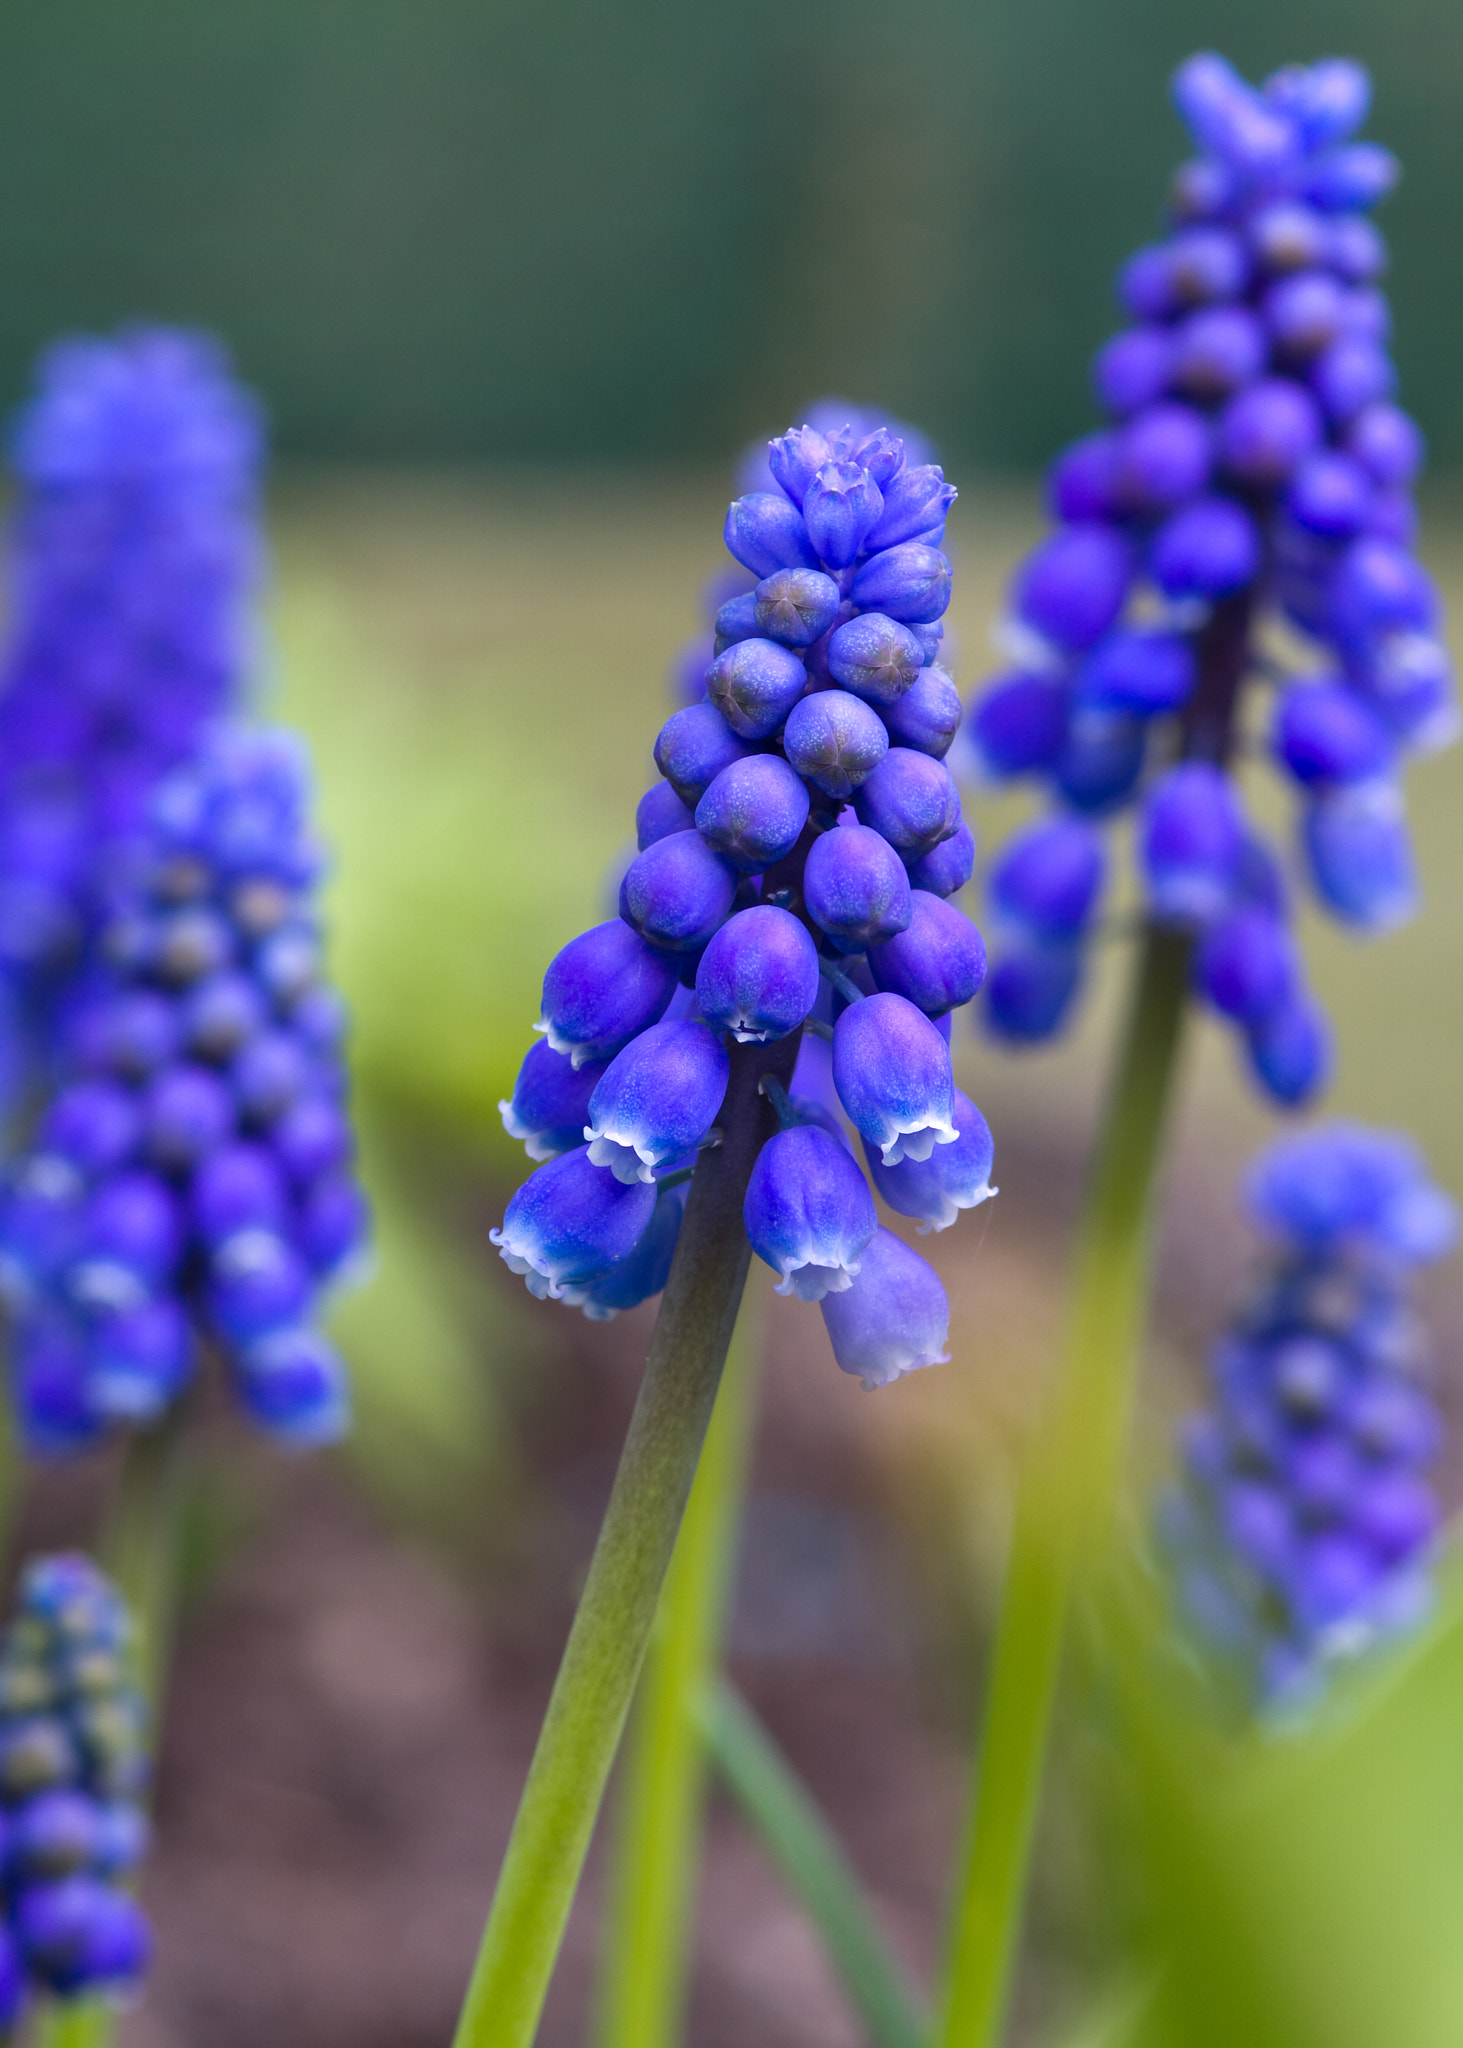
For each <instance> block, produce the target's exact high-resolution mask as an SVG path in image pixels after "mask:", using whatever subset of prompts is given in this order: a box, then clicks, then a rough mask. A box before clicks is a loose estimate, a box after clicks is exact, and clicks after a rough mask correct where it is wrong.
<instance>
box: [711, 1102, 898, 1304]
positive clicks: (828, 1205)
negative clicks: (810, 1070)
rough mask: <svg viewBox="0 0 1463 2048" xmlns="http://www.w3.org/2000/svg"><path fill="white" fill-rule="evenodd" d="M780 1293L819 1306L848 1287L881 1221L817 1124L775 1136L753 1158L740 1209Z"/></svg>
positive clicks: (843, 1155) (846, 1156)
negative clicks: (754, 1161) (750, 1173)
mask: <svg viewBox="0 0 1463 2048" xmlns="http://www.w3.org/2000/svg"><path fill="white" fill-rule="evenodd" d="M743 1214H744V1217H745V1220H746V1226H747V1236H748V1237H749V1239H750V1240H751V1244H752V1249H753V1251H754V1252H756V1254H757V1256H758V1258H759V1259H763V1260H765V1261H766V1263H767V1264H768V1265H769V1266H771V1268H772V1270H773V1271H774V1272H775V1273H776V1274H778V1275H779V1280H778V1287H777V1292H778V1293H779V1294H791V1295H795V1296H796V1297H797V1299H798V1300H799V1301H821V1300H822V1299H823V1297H824V1296H825V1295H827V1294H836V1293H839V1292H840V1291H842V1290H843V1289H845V1288H847V1287H848V1286H850V1285H851V1284H852V1282H853V1279H854V1277H855V1276H856V1275H857V1273H858V1271H859V1259H860V1256H861V1254H862V1252H863V1249H864V1246H865V1245H866V1244H867V1243H868V1241H869V1239H870V1238H871V1237H872V1236H873V1234H874V1229H875V1226H876V1224H877V1222H878V1217H877V1215H876V1214H875V1211H874V1198H873V1196H872V1195H871V1194H870V1193H869V1189H868V1184H867V1182H866V1181H865V1180H864V1177H863V1175H862V1174H861V1173H860V1172H859V1170H858V1167H857V1166H856V1165H855V1163H854V1160H853V1158H852V1156H851V1155H850V1153H849V1151H848V1149H847V1147H846V1146H845V1145H844V1144H843V1143H842V1142H841V1140H840V1139H838V1138H836V1137H832V1136H830V1135H829V1133H828V1132H827V1131H826V1130H822V1129H820V1128H819V1127H818V1125H816V1124H803V1125H799V1126H796V1127H795V1128H793V1129H792V1130H785V1131H779V1132H778V1133H777V1135H776V1137H774V1138H769V1139H768V1141H767V1143H766V1144H765V1145H764V1146H763V1147H762V1150H761V1152H760V1153H759V1154H758V1155H757V1163H756V1165H755V1166H754V1167H753V1169H752V1178H751V1181H750V1182H749V1184H748V1187H747V1197H746V1202H745V1205H744V1209H743Z"/></svg>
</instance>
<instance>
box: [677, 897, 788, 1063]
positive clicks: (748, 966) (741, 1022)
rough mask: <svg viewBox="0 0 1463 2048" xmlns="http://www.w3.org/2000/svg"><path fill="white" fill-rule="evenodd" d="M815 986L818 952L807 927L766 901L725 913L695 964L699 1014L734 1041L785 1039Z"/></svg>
mask: <svg viewBox="0 0 1463 2048" xmlns="http://www.w3.org/2000/svg"><path fill="white" fill-rule="evenodd" d="M818 989H819V974H818V953H817V949H816V947H815V946H814V944H813V941H812V939H811V938H810V937H809V935H808V932H807V929H806V927H805V926H804V925H803V924H801V923H800V922H799V921H798V919H797V918H795V917H794V916H792V914H791V913H790V912H789V911H786V910H780V909H778V908H777V906H776V905H775V904H770V903H769V904H760V903H759V904H754V905H753V906H752V907H751V908H750V909H748V910H739V911H738V912H737V914H736V916H735V917H730V918H728V919H727V921H726V923H725V924H724V925H723V926H722V928H721V930H720V931H719V932H718V933H717V934H716V936H715V937H714V938H713V939H712V940H711V942H710V944H709V945H708V946H707V948H706V951H705V952H704V953H703V954H702V955H701V960H700V964H699V965H698V966H697V969H696V1000H697V1002H698V1003H699V1004H700V1006H701V1014H702V1016H703V1017H704V1018H705V1019H706V1021H707V1023H708V1024H710V1025H711V1026H712V1027H713V1028H714V1029H716V1030H718V1031H730V1032H731V1034H732V1036H733V1037H734V1038H735V1039H736V1040H737V1042H738V1044H749V1043H750V1044H756V1045H762V1044H766V1043H767V1042H768V1041H770V1040H772V1039H776V1038H785V1037H786V1036H787V1035H788V1033H789V1032H790V1031H795V1030H796V1029H797V1028H798V1026H799V1025H800V1024H801V1023H802V1022H803V1021H804V1019H805V1018H807V1017H808V1016H809V1015H811V1013H812V1009H813V1005H814V1004H815V1003H816V1002H817V1000H818Z"/></svg>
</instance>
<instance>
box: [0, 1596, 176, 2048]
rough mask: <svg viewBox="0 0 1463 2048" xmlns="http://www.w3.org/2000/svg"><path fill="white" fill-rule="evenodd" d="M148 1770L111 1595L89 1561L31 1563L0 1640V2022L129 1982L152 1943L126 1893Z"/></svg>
mask: <svg viewBox="0 0 1463 2048" xmlns="http://www.w3.org/2000/svg"><path fill="white" fill-rule="evenodd" d="M147 1777H148V1758H147V1712H146V1708H145V1706H144V1704H143V1700H142V1696H141V1693H140V1692H139V1690H138V1688H137V1685H136V1683H135V1681H134V1679H133V1677H132V1672H131V1629H130V1624H129V1621H128V1618H127V1612H126V1609H125V1607H124V1606H123V1603H122V1600H121V1598H120V1596H119V1595H118V1593H117V1591H116V1589H115V1588H114V1587H113V1586H112V1585H111V1584H110V1582H109V1581H108V1580H107V1579H105V1578H104V1577H103V1576H102V1574H101V1573H100V1572H99V1571H98V1570H97V1568H96V1566H95V1565H93V1564H92V1563H91V1562H90V1561H89V1560H88V1559H87V1558H84V1557H77V1556H53V1557H41V1558H36V1559H34V1560H33V1561H32V1562H31V1563H30V1564H29V1565H28V1566H27V1567H26V1569H25V1571H24V1573H23V1574H22V1576H21V1580H20V1586H19V1591H18V1594H17V1600H16V1610H15V1614H14V1617H13V1619H12V1620H11V1622H10V1625H9V1627H8V1628H7V1630H6V1632H5V1636H4V1639H3V1641H0V1847H3V1869H4V1895H5V1912H4V1917H3V1919H0V2026H3V2027H7V2028H8V2027H10V2026H13V2025H14V2024H15V2022H16V2020H17V2019H18V2017H19V2016H20V2014H21V2012H22V2010H23V2008H24V2006H25V2004H26V2002H27V2000H28V1998H29V1997H31V1996H32V1995H34V1994H36V1993H45V1994H47V1995H49V1996H50V1997H52V1998H55V1999H60V2000H62V2001H70V2000H72V1999H76V1998H80V1997H82V1996H92V1997H96V1996H98V1995H100V1996H105V1997H110V1998H114V1999H125V1998H126V1997H128V1996H129V1995H130V1994H132V1993H134V1992H135V1991H136V1989H137V1986H138V1984H139V1983H140V1981H141V1979H142V1976H143V1973H144V1971H145V1970H146V1968H147V1965H148V1960H149V1956H150V1952H151V1947H152V1937H151V1933H150V1930H149V1928H148V1924H147V1920H146V1918H145V1916H144V1914H143V1912H142V1909H141V1907H140V1906H139V1905H138V1904H137V1902H136V1900H135V1899H134V1898H133V1897H132V1895H131V1892H130V1890H129V1889H128V1886H129V1885H130V1883H131V1881H132V1878H133V1876H134V1873H135V1872H136V1869H137V1866H138V1864H139V1863H140V1862H141V1859H142V1855H143V1852H144V1850H145V1848H146V1846H147V1834H148V1828H147V1816H146V1813H145V1811H144V1808H143V1804H142V1796H143V1792H144V1790H145V1787H146V1784H147Z"/></svg>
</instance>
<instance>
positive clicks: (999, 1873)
mask: <svg viewBox="0 0 1463 2048" xmlns="http://www.w3.org/2000/svg"><path fill="white" fill-rule="evenodd" d="M1252 604H1253V596H1252V593H1250V592H1242V593H1240V594H1239V595H1238V596H1236V597H1233V598H1230V599H1227V600H1226V601H1225V602H1223V603H1222V604H1219V605H1217V606H1216V607H1215V609H1214V611H1213V613H1212V614H1211V616H1210V619H1209V622H1208V624H1207V625H1206V626H1205V628H1204V630H1203V632H1202V633H1201V634H1200V636H1199V642H1198V656H1199V673H1198V679H1197V684H1196V687H1195V690H1194V695H1193V698H1192V700H1191V702H1190V703H1189V705H1188V707H1187V709H1186V711H1185V714H1184V725H1183V731H1182V736H1181V753H1182V755H1183V757H1184V758H1185V759H1188V760H1202V761H1209V762H1213V763H1214V764H1215V765H1217V766H1223V764H1224V763H1225V761H1226V760H1227V758H1228V756H1229V752H1230V748H1231V745H1232V740H1233V733H1234V710H1235V701H1236V697H1237V695H1238V691H1239V688H1240V684H1241V682H1242V681H1243V678H1244V675H1245V672H1246V668H1247V665H1248V662H1249V623H1250V615H1251V608H1252ZM1191 950H1192V941H1191V940H1190V939H1189V938H1188V937H1187V936H1185V935H1184V934H1183V933H1180V932H1177V931H1172V930H1164V929H1161V928H1158V927H1149V929H1148V932H1147V935H1146V937H1145V939H1144V941H1143V951H1142V955H1141V959H1140V962H1139V966H1138V972H1137V980H1136V984H1135V987H1134V990H1133V996H1132V1001H1131V1005H1130V1008H1129V1013H1128V1021H1127V1027H1126V1033H1125V1036H1124V1040H1123V1045H1122V1049H1121V1052H1120V1054H1119V1058H1118V1065H1117V1072H1116V1075H1115V1077H1114V1081H1113V1086H1112V1091H1111V1094H1110V1096H1109V1098H1108V1105H1107V1112H1106V1116H1105V1118H1104V1122H1103V1126H1102V1131H1101V1134H1100V1136H1099V1139H1098V1149H1097V1154H1096V1157H1095V1159H1094V1162H1093V1169H1092V1177H1091V1181H1090V1184H1089V1187H1088V1193H1087V1202H1086V1206H1085V1210H1084V1214H1083V1221H1082V1226H1081V1230H1080V1232H1079V1236H1078V1242H1077V1250H1076V1259H1075V1266H1074V1273H1073V1284H1072V1296H1071V1302H1070V1307H1069V1324H1068V1332H1067V1341H1066V1350H1065V1356H1064V1359H1063V1361H1062V1366H1061V1370H1060V1372H1059V1374H1058V1378H1057V1382H1056V1387H1055V1390H1054V1392H1053V1395H1052V1400H1051V1404H1050V1408H1049V1411H1048V1413H1047V1415H1046V1417H1045V1418H1044V1420H1043V1422H1042V1424H1041V1426H1040V1427H1039V1428H1038V1429H1037V1431H1036V1434H1035V1438H1034V1440H1033V1443H1032V1446H1031V1449H1030V1451H1029V1453H1028V1456H1027V1460H1026V1465H1025V1468H1024V1470H1023V1473H1022V1477H1021V1483H1020V1487H1019V1490H1018V1493H1017V1500H1016V1517H1015V1527H1014V1529H1013V1531H1012V1541H1011V1559H1010V1564H1009V1566H1008V1568H1007V1577H1006V1589H1005V1596H1004V1599H1003V1601H1002V1606H1001V1617H1000V1621H999V1623H998V1625H997V1630H996V1641H995V1650H994V1656H993V1660H992V1668H991V1678H990V1686H989V1692H988V1696H987V1700H986V1708H985V1722H984V1727H983V1729H982V1740H981V1748H980V1754H979V1765H978V1769H977V1771H976V1774H975V1780H974V1784H973V1786H972V1800H971V1810H970V1816H969V1821H968V1825H967V1830H966V1846H965V1854H964V1864H963V1876H962V1881H961V1884H960V1887H959V1890H958V1893H957V1898H956V1905H955V1911H954V1915H953V1918H952V1924H951V1929H950V1960H949V1969H948V1975H947V1979H946V1986H945V1997H944V2005H943V2015H942V2018H941V2022H940V2025H939V2028H938V2031H937V2033H936V2036H935V2040H936V2044H937V2048H995V2043H996V2042H997V2041H998V2040H999V2039H1000V2035H1001V2030H1002V2025H1003V2022H1004V2019H1005V2011H1006V1999H1007V1991H1008V1987H1009V1982H1010V1976H1011V1969H1012V1963H1013V1960H1014V1956H1015V1952H1016V1944H1017V1939H1018V1935H1019V1931H1020V1923H1021V1910H1022V1904H1023V1900H1024V1896H1025V1890H1026V1872H1027V1865H1028V1863H1029V1861H1030V1854H1031V1842H1032V1836H1033V1833H1034V1831H1035V1827H1036V1816H1037V1810H1038V1806H1039V1803H1040V1798H1041V1784H1042V1763H1043V1759H1044V1756H1045V1752H1046V1744H1047V1737H1048V1733H1049V1731H1050V1727H1051V1720H1052V1712H1053V1707H1054V1703H1055V1698H1056V1689H1057V1679H1058V1673H1059V1670H1060V1665H1061V1650H1062V1637H1063V1633H1064V1630H1065V1626H1066V1619H1067V1609H1068V1605H1069V1602H1070V1598H1071V1592H1072V1586H1073V1582H1074V1580H1075V1578H1076V1574H1077V1570H1078V1565H1079V1561H1080V1560H1082V1559H1083V1558H1084V1556H1090V1555H1094V1554H1096V1552H1097V1551H1098V1550H1099V1549H1100V1548H1101V1546H1102V1544H1103V1542H1104V1539H1105V1537H1106V1533H1107V1527H1106V1524H1107V1516H1108V1513H1109V1511H1110V1507H1111V1503H1112V1501H1113V1498H1114V1495H1115V1493H1116V1490H1117V1486H1118V1481H1119V1477H1120V1471H1121V1464H1122V1452H1123V1443H1124V1439H1125V1436H1126V1430H1127V1421H1128V1410H1129V1407H1130V1404H1131V1399H1132V1390H1133V1382H1134V1378H1135V1376H1136V1372H1137V1365H1138V1356H1139V1351H1140V1348H1141V1342H1142V1334H1143V1323H1144V1316H1145V1311H1146V1306H1147V1295H1148V1268H1149V1221H1150V1217H1149V1211H1150V1205H1151V1200H1152V1191H1153V1178H1154V1172H1155V1168H1156V1166H1157V1163H1158V1157H1159V1152H1160V1149H1161V1145H1162V1138H1163V1126H1164V1119H1165V1116H1166V1114H1167V1110H1168V1104H1169V1098H1170V1095H1171V1093H1172V1089H1173V1082H1174V1074H1175V1069H1176V1066H1177V1060H1178V1050H1179V1044H1180V1040H1181V1038H1182V1033H1183V1021H1184V1009H1185V1003H1186V998H1187V993H1188V980H1189V958H1190V953H1191Z"/></svg>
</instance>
